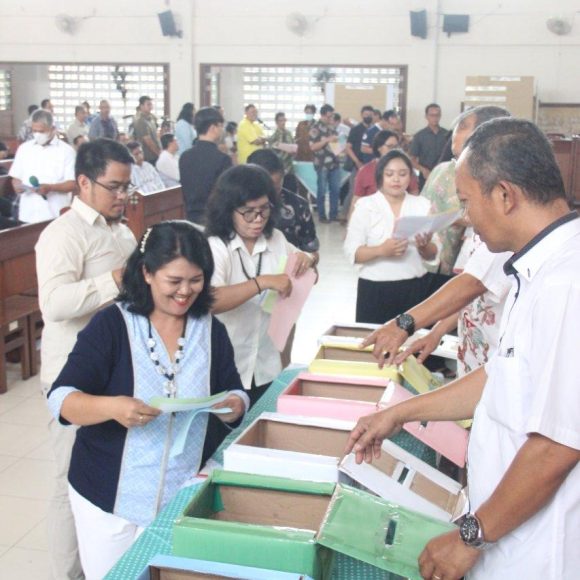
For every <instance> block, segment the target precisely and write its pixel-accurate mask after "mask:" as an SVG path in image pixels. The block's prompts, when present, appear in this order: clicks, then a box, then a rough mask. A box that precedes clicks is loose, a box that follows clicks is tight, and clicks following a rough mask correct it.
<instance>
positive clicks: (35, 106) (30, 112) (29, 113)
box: [27, 105, 38, 117]
mask: <svg viewBox="0 0 580 580" xmlns="http://www.w3.org/2000/svg"><path fill="white" fill-rule="evenodd" d="M27 110H28V116H29V117H30V115H32V113H34V111H37V110H38V105H28V109H27Z"/></svg>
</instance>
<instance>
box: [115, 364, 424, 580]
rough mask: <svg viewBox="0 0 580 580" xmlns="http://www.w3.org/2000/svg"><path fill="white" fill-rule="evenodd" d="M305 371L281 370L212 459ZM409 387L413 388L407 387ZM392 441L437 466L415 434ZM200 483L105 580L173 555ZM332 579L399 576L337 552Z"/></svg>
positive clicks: (182, 494) (121, 579)
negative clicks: (178, 525)
mask: <svg viewBox="0 0 580 580" xmlns="http://www.w3.org/2000/svg"><path fill="white" fill-rule="evenodd" d="M306 370H307V369H306V368H305V367H300V368H291V369H290V368H289V369H286V370H284V371H282V373H280V375H279V376H278V377H277V378H276V380H275V381H274V382H273V383H272V385H271V386H270V388H269V389H268V390H267V391H266V392H265V393H264V395H263V396H262V397H261V399H260V400H259V401H258V402H257V403H256V405H255V406H254V407H253V408H252V409H250V411H249V412H248V413H247V415H246V417H245V418H244V421H243V422H242V424H241V425H240V426H239V427H238V428H237V429H235V430H233V431H232V432H231V433H230V434H229V435H228V436H227V437H226V439H225V440H224V441H223V443H222V444H221V445H220V447H219V448H218V449H217V450H216V452H215V453H214V455H213V457H212V459H213V460H215V461H216V462H218V463H220V464H223V450H224V449H225V448H226V447H228V446H229V445H230V444H231V443H232V441H233V440H234V439H235V438H236V437H238V435H239V434H240V433H241V431H243V430H244V429H245V428H246V427H247V426H248V425H249V424H250V423H251V422H252V421H253V420H254V419H255V418H256V417H258V416H259V415H260V414H261V413H263V412H264V411H275V410H276V400H277V399H278V395H280V393H281V392H282V391H283V390H284V389H285V388H286V387H287V386H288V385H289V384H290V382H291V381H292V380H293V379H294V378H295V377H296V375H297V374H298V373H300V372H302V371H306ZM407 388H409V389H410V390H412V389H411V388H410V387H408V386H407ZM392 440H393V442H395V443H396V444H397V445H399V446H400V447H402V448H403V449H405V450H406V451H408V452H409V453H412V454H413V455H415V456H416V457H419V458H420V459H422V460H423V461H426V462H427V463H429V465H432V466H433V465H435V453H434V452H433V451H432V450H431V449H430V448H428V447H427V446H426V445H424V444H423V443H421V442H420V441H418V440H417V439H415V438H414V437H413V436H412V435H409V434H408V433H406V432H405V431H401V432H400V433H399V434H398V435H396V436H395V437H393V439H392ZM200 485H201V484H194V485H191V486H189V487H185V488H183V489H182V490H181V491H179V493H178V494H177V495H176V496H175V497H174V498H173V500H171V501H170V502H169V504H167V506H165V508H164V509H163V510H162V511H161V512H160V513H159V515H158V516H157V518H156V519H155V520H154V521H153V522H152V523H151V525H150V526H148V527H147V529H146V530H145V531H144V532H143V534H141V536H140V537H139V538H138V539H137V541H136V542H135V543H134V544H133V546H132V547H131V548H130V549H129V550H128V551H127V552H126V553H125V555H124V556H123V557H122V558H121V559H120V560H119V561H118V562H117V564H116V565H115V566H114V567H113V568H112V569H111V571H110V572H109V573H108V574H107V576H106V580H131V579H134V578H137V577H138V576H139V575H140V574H141V573H142V572H143V570H144V569H145V568H146V566H147V564H148V563H149V562H150V561H151V559H152V558H153V557H154V556H156V555H157V554H167V555H170V554H171V553H172V534H173V522H174V521H175V520H176V519H177V518H178V517H179V516H180V515H181V513H182V512H183V510H184V509H185V507H186V506H187V504H188V503H189V502H190V501H191V499H192V498H193V496H194V495H195V494H196V492H197V490H198V489H199V487H200ZM332 578H333V579H337V580H354V579H357V580H358V579H361V580H362V579H364V580H387V579H388V580H395V579H396V578H400V577H399V576H396V575H394V574H389V572H385V571H384V570H380V569H379V568H376V567H375V566H371V565H369V564H365V563H364V562H361V561H359V560H355V559H353V558H350V557H349V556H345V555H343V554H337V557H336V559H335V566H334V571H333V575H332Z"/></svg>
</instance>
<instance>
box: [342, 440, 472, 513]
mask: <svg viewBox="0 0 580 580" xmlns="http://www.w3.org/2000/svg"><path fill="white" fill-rule="evenodd" d="M340 471H341V472H343V473H344V474H346V475H348V476H349V477H350V478H351V479H353V480H355V481H356V482H357V483H358V484H359V485H361V486H362V487H363V489H366V490H368V491H370V492H371V493H374V494H375V495H378V496H379V497H382V498H383V499H386V500H389V501H390V502H392V503H396V504H399V505H401V506H403V507H406V508H409V509H413V510H415V511H418V512H421V513H423V514H426V515H429V516H432V517H435V518H438V519H440V520H444V521H447V522H449V521H453V520H455V519H456V518H458V517H459V516H460V515H461V514H462V513H464V512H465V511H466V507H467V494H466V492H465V489H464V488H463V487H462V486H461V484H459V483H458V482H457V481H455V480H453V479H451V478H450V477H448V476H446V475H445V474H443V473H441V472H440V471H437V470H436V469H435V468H433V467H431V466H430V465H427V463H425V462H424V461H422V460H421V459H419V458H417V457H415V456H414V455H412V454H411V453H408V452H407V451H405V450H404V449H401V448H400V447H399V446H398V445H395V443H393V442H392V441H389V440H385V441H383V444H382V446H381V456H380V458H379V459H376V458H373V462H372V463H364V462H363V463H361V464H360V465H357V463H356V460H355V455H354V453H351V454H349V455H347V456H346V457H345V458H344V459H343V460H342V462H341V463H340Z"/></svg>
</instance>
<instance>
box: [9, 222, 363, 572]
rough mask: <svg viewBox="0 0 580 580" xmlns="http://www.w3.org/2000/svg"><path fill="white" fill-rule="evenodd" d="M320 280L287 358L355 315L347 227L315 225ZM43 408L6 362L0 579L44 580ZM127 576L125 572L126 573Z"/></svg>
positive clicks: (49, 468) (300, 354)
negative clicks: (346, 251)
mask: <svg viewBox="0 0 580 580" xmlns="http://www.w3.org/2000/svg"><path fill="white" fill-rule="evenodd" d="M318 233H319V237H320V241H321V261H320V267H319V270H320V281H319V283H318V284H317V285H316V286H315V288H314V290H313V292H312V294H311V296H310V298H309V300H308V302H307V304H306V306H305V308H304V311H303V313H302V316H301V318H300V321H299V322H298V326H297V330H296V337H295V340H294V349H293V352H292V360H293V362H304V363H306V362H308V361H310V359H312V357H313V356H314V354H315V353H316V350H317V342H316V341H317V337H318V336H319V335H320V334H321V333H322V332H324V331H325V330H326V329H327V328H328V327H329V326H331V325H332V324H333V323H334V322H350V321H353V320H354V311H355V297H356V274H355V271H354V268H352V267H351V266H349V265H348V264H347V263H346V260H345V258H344V255H343V253H342V243H343V238H344V234H345V228H344V227H342V226H340V225H339V224H336V223H333V224H323V225H319V226H318ZM47 421H48V412H47V410H46V406H45V403H44V401H43V399H42V397H41V395H40V381H39V378H38V376H36V377H32V378H31V379H29V380H27V381H22V380H21V379H20V375H19V368H18V367H17V366H16V365H9V378H8V392H7V393H6V394H4V395H0V579H2V580H48V578H49V575H48V571H47V570H48V553H47V540H46V511H47V507H48V500H49V498H50V497H51V493H52V481H51V479H52V476H53V471H54V461H53V457H52V451H51V448H50V445H49V444H48V443H47V440H48V431H47V427H46V425H47ZM128 580H129V579H128Z"/></svg>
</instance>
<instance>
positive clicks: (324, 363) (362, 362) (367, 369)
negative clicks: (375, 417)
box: [308, 339, 400, 381]
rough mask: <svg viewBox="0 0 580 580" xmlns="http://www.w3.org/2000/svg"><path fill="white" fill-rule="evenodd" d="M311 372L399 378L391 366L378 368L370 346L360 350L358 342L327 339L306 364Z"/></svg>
mask: <svg viewBox="0 0 580 580" xmlns="http://www.w3.org/2000/svg"><path fill="white" fill-rule="evenodd" d="M308 370H309V371H310V372H311V373H316V374H323V375H343V376H344V375H346V376H362V377H377V378H386V379H392V380H395V381H397V380H400V377H399V373H398V371H397V369H396V368H395V367H393V366H389V367H384V368H382V369H380V368H379V367H378V365H377V361H376V359H375V358H374V357H373V353H372V348H370V347H369V348H366V349H363V350H361V349H360V348H359V347H358V344H356V343H352V342H348V341H347V342H341V341H339V340H332V339H328V341H326V342H325V343H324V344H322V345H320V348H319V349H318V352H317V353H316V356H315V357H314V359H313V361H312V362H311V363H310V365H309V366H308Z"/></svg>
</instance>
